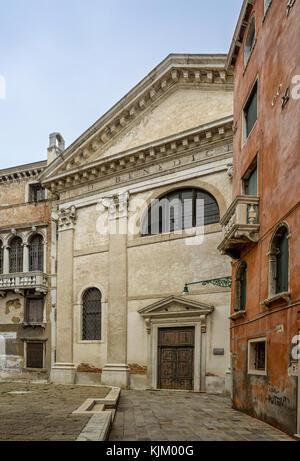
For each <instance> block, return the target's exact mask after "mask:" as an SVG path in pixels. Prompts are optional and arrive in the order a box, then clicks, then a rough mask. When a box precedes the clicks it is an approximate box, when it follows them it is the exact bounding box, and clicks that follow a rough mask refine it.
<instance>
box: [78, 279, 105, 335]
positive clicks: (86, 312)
mask: <svg viewBox="0 0 300 461" xmlns="http://www.w3.org/2000/svg"><path fill="white" fill-rule="evenodd" d="M82 339H83V340H84V341H97V340H101V293H100V291H99V290H98V289H97V288H89V289H88V290H86V291H85V293H84V295H83V306H82Z"/></svg>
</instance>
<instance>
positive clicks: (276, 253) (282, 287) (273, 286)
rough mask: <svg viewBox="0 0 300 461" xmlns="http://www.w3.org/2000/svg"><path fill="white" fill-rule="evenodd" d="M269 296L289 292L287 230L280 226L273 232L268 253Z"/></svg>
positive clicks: (285, 226)
mask: <svg viewBox="0 0 300 461" xmlns="http://www.w3.org/2000/svg"><path fill="white" fill-rule="evenodd" d="M269 258H270V259H269V265H270V267H269V296H275V295H276V294H279V293H285V292H288V291H289V229H288V227H287V225H286V224H282V225H281V226H280V227H279V228H278V229H277V230H276V232H275V234H274V236H273V238H272V241H271V247H270V252H269Z"/></svg>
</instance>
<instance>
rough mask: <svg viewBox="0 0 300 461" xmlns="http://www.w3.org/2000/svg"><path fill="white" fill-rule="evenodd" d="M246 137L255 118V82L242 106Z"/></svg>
mask: <svg viewBox="0 0 300 461" xmlns="http://www.w3.org/2000/svg"><path fill="white" fill-rule="evenodd" d="M244 119H245V135H246V139H247V138H248V136H249V134H250V133H251V131H252V129H253V127H254V125H255V122H256V120H257V82H256V83H255V85H254V87H253V89H252V91H251V93H250V96H249V98H248V101H247V103H246V105H245V108H244Z"/></svg>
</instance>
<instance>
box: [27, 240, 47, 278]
mask: <svg viewBox="0 0 300 461" xmlns="http://www.w3.org/2000/svg"><path fill="white" fill-rule="evenodd" d="M43 270H44V244H43V237H42V236H41V235H35V236H34V237H33V238H32V239H31V241H30V244H29V271H30V272H38V271H41V272H42V271H43Z"/></svg>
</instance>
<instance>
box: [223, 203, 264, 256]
mask: <svg viewBox="0 0 300 461" xmlns="http://www.w3.org/2000/svg"><path fill="white" fill-rule="evenodd" d="M258 206H259V197H257V196H252V195H251V196H250V195H238V196H237V197H236V198H235V199H234V201H233V202H232V204H231V205H230V207H229V208H228V210H227V212H226V213H225V215H224V216H223V218H222V219H221V224H222V226H223V240H222V243H221V244H220V245H219V247H218V249H219V250H220V251H221V253H223V254H227V255H228V256H231V257H232V258H234V259H239V257H240V252H241V250H242V249H243V248H245V247H246V246H251V245H255V244H256V243H257V241H258V232H259V228H260V225H259V223H258Z"/></svg>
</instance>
